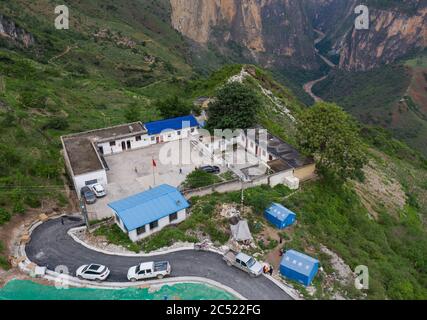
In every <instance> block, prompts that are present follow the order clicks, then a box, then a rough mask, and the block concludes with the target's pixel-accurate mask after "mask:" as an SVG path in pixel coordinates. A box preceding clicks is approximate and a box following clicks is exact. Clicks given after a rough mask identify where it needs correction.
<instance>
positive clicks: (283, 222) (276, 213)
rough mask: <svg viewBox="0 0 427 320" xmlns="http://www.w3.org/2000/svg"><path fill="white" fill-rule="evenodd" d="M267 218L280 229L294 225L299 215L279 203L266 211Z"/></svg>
mask: <svg viewBox="0 0 427 320" xmlns="http://www.w3.org/2000/svg"><path fill="white" fill-rule="evenodd" d="M264 213H265V218H266V219H267V220H268V221H269V222H271V223H272V224H273V225H275V226H276V227H277V228H279V229H284V228H286V227H288V226H290V225H292V224H294V222H295V220H296V218H297V215H296V214H295V213H294V212H292V211H291V210H289V209H287V208H285V207H284V206H282V205H281V204H279V203H273V204H271V205H270V206H269V207H268V208H267V209H266V210H265V212H264Z"/></svg>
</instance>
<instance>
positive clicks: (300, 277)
mask: <svg viewBox="0 0 427 320" xmlns="http://www.w3.org/2000/svg"><path fill="white" fill-rule="evenodd" d="M317 270H319V261H318V260H316V259H314V258H312V257H310V256H307V255H305V254H303V253H301V252H298V251H295V250H289V251H286V252H285V254H284V255H283V258H282V262H281V263H280V273H281V274H282V275H283V276H285V277H287V278H289V279H291V280H294V281H297V282H299V283H301V284H303V285H305V286H308V285H310V283H311V282H312V281H313V278H314V277H315V276H316V274H317Z"/></svg>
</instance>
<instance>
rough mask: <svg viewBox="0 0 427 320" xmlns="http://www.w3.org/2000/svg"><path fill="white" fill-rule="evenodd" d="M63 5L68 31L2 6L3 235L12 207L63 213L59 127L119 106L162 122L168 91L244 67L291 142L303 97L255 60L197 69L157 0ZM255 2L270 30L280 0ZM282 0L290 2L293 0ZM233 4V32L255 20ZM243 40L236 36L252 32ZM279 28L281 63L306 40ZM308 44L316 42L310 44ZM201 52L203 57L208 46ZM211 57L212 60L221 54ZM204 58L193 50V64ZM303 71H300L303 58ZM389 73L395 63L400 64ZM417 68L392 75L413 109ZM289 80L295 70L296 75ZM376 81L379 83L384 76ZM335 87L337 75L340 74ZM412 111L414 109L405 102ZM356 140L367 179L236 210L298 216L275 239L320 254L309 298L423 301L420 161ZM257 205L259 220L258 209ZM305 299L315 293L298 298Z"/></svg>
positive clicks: (42, 9) (232, 197)
mask: <svg viewBox="0 0 427 320" xmlns="http://www.w3.org/2000/svg"><path fill="white" fill-rule="evenodd" d="M66 3H67V4H68V5H69V7H70V14H71V23H70V30H68V31H64V30H56V29H55V28H54V25H53V21H54V17H55V15H54V14H53V4H52V2H51V1H48V0H40V1H37V2H32V1H31V2H30V1H24V0H17V1H13V2H10V1H7V2H6V1H0V12H1V17H0V25H1V29H0V30H1V33H0V41H1V46H0V225H3V226H0V231H1V232H2V233H1V234H2V237H3V238H2V239H1V240H4V239H5V238H7V235H6V236H5V233H4V230H5V229H2V228H3V227H6V226H7V222H8V220H9V219H11V216H12V217H13V216H15V218H18V217H20V216H19V214H26V213H28V212H30V211H31V208H34V210H32V211H33V212H49V211H52V210H60V209H61V208H65V207H66V206H67V205H68V206H69V207H68V208H67V210H72V205H73V204H75V202H73V198H72V196H70V194H69V193H68V192H67V191H69V186H70V183H69V182H68V181H67V178H66V176H65V174H64V164H63V160H62V156H61V153H60V151H61V144H60V140H59V136H60V135H63V134H67V133H72V132H79V131H83V130H88V129H94V128H100V127H104V126H109V125H114V124H119V123H124V122H127V121H128V116H129V113H131V116H132V117H134V116H136V117H137V118H138V119H140V120H141V121H148V120H153V119H159V118H160V117H161V116H160V113H159V110H158V109H157V107H156V105H157V104H156V102H157V100H158V99H163V98H164V97H165V96H174V95H176V96H179V97H180V98H182V99H183V100H185V101H187V102H192V101H193V100H194V99H195V98H197V97H200V96H209V97H213V96H214V95H215V91H216V89H217V88H218V87H220V86H222V85H224V84H225V83H226V82H227V81H228V79H230V77H233V76H236V75H239V74H241V72H242V68H243V67H244V71H245V73H246V75H245V76H244V77H243V78H244V79H243V81H244V82H245V84H247V85H248V86H251V87H252V88H253V89H254V90H255V91H256V93H257V94H258V95H259V96H260V99H261V101H262V105H260V108H259V112H258V115H257V117H258V119H257V120H258V122H259V123H260V124H262V125H264V126H265V127H267V128H268V129H269V130H270V131H271V132H273V133H274V134H276V135H278V136H281V137H282V138H283V139H286V140H287V141H289V142H291V143H292V144H294V143H295V139H294V137H295V125H294V123H295V121H298V117H299V115H300V112H302V111H303V110H304V105H303V104H302V103H301V102H300V101H299V100H298V99H296V98H295V96H294V94H293V93H292V92H291V91H290V90H289V89H288V88H285V87H283V86H282V85H281V84H280V83H278V82H277V81H274V80H273V77H272V73H271V72H269V71H264V70H262V69H261V68H259V67H256V66H253V65H226V66H225V67H223V68H221V69H218V70H216V71H215V72H213V73H211V74H210V75H209V76H207V77H205V76H202V75H200V74H199V73H197V72H196V71H195V69H194V68H193V65H192V64H191V63H193V62H194V60H193V59H194V58H195V57H194V56H192V54H191V51H190V50H192V48H189V47H188V45H187V43H186V41H185V39H184V38H183V37H181V35H179V34H178V33H177V32H176V31H175V30H174V29H173V28H172V27H171V21H170V20H169V17H170V16H171V15H172V16H173V12H172V11H171V7H170V3H169V1H168V0H160V1H151V2H147V1H142V0H140V1H138V0H123V1H120V2H117V1H101V0H90V1H66ZM176 3H178V2H177V1H176ZM189 3H191V1H189ZM216 3H220V2H216ZM221 3H223V4H224V3H227V1H222V2H221ZM253 3H254V4H256V3H264V4H265V7H264V10H263V14H265V15H266V17H267V16H273V17H274V18H275V19H273V20H272V21H273V22H272V24H271V25H269V26H268V25H267V26H264V27H265V28H267V29H263V30H264V31H263V32H266V33H268V34H273V31H275V29H274V28H275V27H277V25H281V24H282V23H284V21H286V20H287V19H285V18H283V19H285V20H282V18H280V17H283V12H282V11H281V9H280V7H277V6H276V5H277V3H278V2H277V1H273V0H271V1H267V0H265V1H260V2H253ZM286 3H287V4H289V5H291V4H293V5H297V2H294V1H287V2H286ZM193 4H194V5H195V4H196V3H193ZM205 5H207V3H206V4H205ZM241 8H243V9H245V8H246V9H245V10H246V11H245V10H243V9H242V10H243V11H239V10H237V11H236V12H238V13H236V16H233V15H231V17H233V18H232V19H231V20H230V21H233V23H236V25H235V27H236V26H238V25H239V24H241V23H243V21H248V20H247V19H249V16H253V17H256V16H257V15H256V14H255V13H256V10H255V8H252V9H253V10H255V11H253V12H254V13H253V15H252V14H250V15H249V16H247V15H243V12H244V13H248V10H249V9H251V7H250V6H249V7H246V6H243V5H242V6H241ZM252 9H251V10H252ZM198 10H199V9H198ZM230 10H231V9H230ZM233 10H234V9H233ZM233 10H231V11H224V12H225V13H226V12H234V11H233ZM224 12H223V13H221V14H220V15H216V17H219V16H220V17H221V18H220V20H221V21H222V19H225V18H224V17H227V15H225V13H224ZM299 14H301V15H303V11H301V12H300V13H298V12H296V13H295V14H294V15H295V16H298V15H299ZM261 16H262V14H261ZM284 16H285V17H287V15H286V14H285V15H284ZM243 17H245V18H244V19H243ZM289 19H290V17H289ZM220 20H218V21H220ZM249 21H251V19H249ZM253 21H258V20H257V19H255V20H253ZM248 23H249V25H251V24H252V22H248ZM254 23H255V22H254ZM285 24H286V23H285ZM286 27H288V28H290V29H291V30H292V31H291V33H292V34H293V33H295V32H299V31H300V29H298V28H300V27H301V26H290V25H289V26H286ZM236 28H237V27H236ZM213 29H215V28H213ZM231 29H233V28H231ZM301 30H302V29H301ZM213 32H214V33H215V30H214V31H213ZM233 32H237V31H230V37H231V38H230V39H234V40H233V41H238V39H240V38H234V37H237V35H236V33H233ZM301 32H303V31H301ZM221 34H222V33H221ZM297 35H298V34H297ZM246 36H247V35H244V37H246ZM244 37H243V38H242V39H249V38H244ZM280 37H286V39H285V38H284V41H283V42H282V44H283V47H281V49H283V50H282V51H280V55H278V56H277V57H275V58H277V59H279V60H280V59H282V54H284V55H285V56H286V54H287V52H288V51H287V48H288V47H287V46H288V44H289V43H297V45H296V47H295V48H296V49H295V50H296V51H295V52H293V53H292V55H291V56H289V60H291V61H292V60H293V57H297V55H298V54H301V55H302V56H303V57H308V56H307V55H305V53H304V52H305V44H299V41H300V40H298V39H297V37H288V35H280V36H279V39H281V38H280ZM310 37H311V36H308V38H310ZM269 39H270V40H268V41H263V42H262V45H263V46H265V50H266V51H267V52H270V51H271V50H272V45H273V42H274V41H275V40H274V39H275V38H274V37H272V38H269ZM245 41H246V40H245ZM287 41H290V42H287ZM310 43H311V46H314V44H313V41H311V42H310ZM258 44H259V43H255V44H253V45H254V46H255V47H254V50H253V52H255V53H254V54H255V55H258V54H259V59H260V61H262V60H263V59H267V57H266V56H264V54H263V53H262V51H261V53H258V51H257V50H256V46H257V45H258ZM259 48H261V47H259ZM312 49H313V48H312ZM291 51H292V50H291ZM206 52H208V53H207V54H212V53H210V52H209V46H208V48H207V51H205V53H206ZM251 54H252V53H251ZM214 56H215V57H216V58H218V59H219V60H218V61H220V62H221V63H225V62H226V60H224V61H221V59H220V58H219V57H218V56H217V55H216V54H214ZM304 59H305V58H304ZM202 61H203V57H202V56H200V57H199V59H198V63H201V62H202ZM265 61H267V62H268V61H269V60H268V59H267V60H265ZM292 63H293V62H292ZM422 63H423V62H421V63H420V64H419V62H418V60H413V61H408V63H407V64H408V65H409V66H411V68H412V67H413V65H417V66H419V67H420V68H421V67H422V66H421V64H422ZM306 67H307V68H308V67H311V66H310V63H307V65H306ZM390 68H392V67H390ZM398 69H399V70H397V71H398V72H403V71H405V72H406V70H407V69H405V68H403V67H398ZM417 70H418V69H417ZM419 70H421V69H419ZM395 71H396V70H394V71H393V72H395ZM420 72H421V71H419V72H417V73H414V74H413V75H414V79H415V77H416V79H417V80H415V81H414V82H412V83H411V82H410V81H411V77H410V76H411V75H412V74H409V75H407V74H406V73H404V72H403V73H396V74H402V75H404V78H405V81H406V82H407V87H408V86H409V88H410V89H409V91H408V94H410V95H411V96H412V97H413V102H414V103H415V104H416V105H417V106H418V107H419V109H420V110H424V109H423V107H424V102H423V101H425V97H424V96H423V94H420V93H421V92H422V90H423V89H425V86H424V85H423V83H424V82H420V78H421V77H424V78H425V76H424V74H423V73H420ZM384 74H385V75H388V74H387V73H384ZM393 74H395V73H393ZM293 76H294V77H295V78H297V77H301V78H303V77H304V75H300V74H297V72H296V73H295V75H293ZM386 78H390V82H391V85H392V87H391V88H393V90H392V91H388V89H387V90H384V91H375V92H373V93H370V92H368V93H369V95H368V96H370V97H371V98H373V97H375V95H380V94H381V95H383V96H385V97H387V95H388V94H393V97H392V98H393V99H391V100H393V101H394V98H395V96H400V95H401V94H403V95H404V94H405V90H406V89H405V88H404V87H401V86H400V84H399V83H398V81H396V78H394V77H392V76H390V77H388V76H387V77H386ZM331 79H332V78H331ZM363 79H366V78H363ZM373 79H375V81H376V82H380V80H379V79H383V78H381V77H380V76H378V78H376V77H373ZM399 80H402V78H399ZM421 80H422V78H421ZM362 82H363V81H362ZM380 83H381V82H380ZM341 84H342V85H343V86H345V84H346V83H345V82H344V81H341ZM420 84H421V85H420ZM336 85H337V87H338V84H336ZM369 85H372V83H369ZM407 87H406V88H407ZM355 88H356V89H357V90H358V92H362V93H360V95H359V96H360V97H362V96H363V95H364V93H366V91H364V90H366V87H365V88H362V87H360V91H359V88H358V87H357V86H355ZM379 89H380V88H379ZM344 90H345V87H344ZM400 90H402V91H400ZM396 92H397V93H396ZM356 96H357V95H356ZM340 97H341V98H342V97H343V95H342V96H340ZM334 98H335V96H334ZM343 101H344V102H345V101H346V100H343ZM405 101H406V103H407V104H408V103H409V102H408V101H409V100H405ZM374 102H375V101H374ZM378 104H379V105H380V103H378ZM408 106H409V104H408ZM411 109H413V110H416V108H415V107H414V106H413V105H411ZM414 112H415V111H414ZM363 137H364V141H365V143H366V146H367V154H368V157H369V159H370V163H369V165H368V166H367V167H366V168H365V173H366V174H365V180H363V179H361V181H349V182H348V183H346V184H345V185H343V186H337V185H336V184H334V183H332V182H330V181H326V180H323V179H319V180H317V181H313V182H311V183H308V184H305V185H304V186H303V188H302V189H301V190H300V191H298V192H296V193H293V194H292V196H290V197H287V196H289V194H290V191H289V190H287V189H286V188H284V187H283V186H279V187H277V188H276V189H274V190H273V189H269V188H263V187H259V188H255V189H253V190H248V194H247V195H246V197H245V199H246V200H245V201H246V205H248V206H251V207H253V208H255V209H256V208H258V209H259V208H260V207H261V208H263V207H265V203H266V202H267V203H268V202H269V201H273V200H274V201H279V202H282V203H284V204H285V205H287V206H289V207H290V208H292V209H293V210H295V211H296V212H298V215H299V217H298V219H299V221H298V224H297V226H296V227H295V229H294V230H293V231H292V232H290V233H289V234H286V238H285V244H284V245H285V246H286V247H292V248H296V249H301V250H304V251H306V252H307V253H310V254H312V255H315V256H318V257H319V259H320V260H321V263H322V266H323V267H324V272H323V273H321V274H319V276H318V277H317V278H316V282H315V287H316V288H317V291H316V293H315V295H314V297H315V298H336V297H340V296H342V295H343V296H345V297H350V298H364V297H365V295H367V297H368V298H381V299H384V298H395V299H410V298H413V299H425V298H426V297H427V292H426V288H427V282H426V281H427V280H426V279H427V275H426V270H427V268H426V265H427V256H426V254H427V249H426V248H427V243H426V241H427V240H426V239H427V235H426V222H427V212H426V208H427V185H426V181H427V163H426V160H425V159H424V158H422V157H421V156H420V155H419V154H418V153H416V152H414V151H413V150H412V149H410V148H409V147H407V146H406V145H405V144H403V143H401V142H399V141H396V140H394V139H393V138H392V137H391V136H390V135H388V134H387V132H384V131H382V130H379V129H377V128H371V127H363ZM285 196H286V197H287V198H285ZM236 199H237V200H236ZM209 201H210V202H208V204H209V205H210V206H211V208H212V207H213V205H212V203H214V201H219V203H224V202H239V201H240V193H238V192H237V193H231V194H225V195H216V194H215V195H212V196H210V198H209ZM214 204H215V203H214ZM255 209H254V210H255ZM64 210H65V209H64ZM207 212H209V211H207ZM257 214H258V215H259V218H260V219H262V211H261V212H260V211H257ZM321 244H322V245H324V246H327V248H329V249H330V250H333V251H334V252H335V253H336V254H337V255H339V256H340V257H341V258H342V259H343V261H344V262H345V263H346V264H347V265H349V266H350V267H351V268H352V269H354V268H355V267H356V266H357V265H368V266H369V268H370V273H371V276H372V282H371V288H370V289H369V290H368V291H366V292H363V293H361V292H358V291H356V290H354V287H352V285H351V283H341V282H340V281H337V280H336V272H337V270H336V269H334V264H333V260H332V259H331V258H330V257H329V256H327V255H325V254H324V252H323V251H322V246H321ZM2 246H3V245H2V244H1V243H0V266H1V267H2V268H3V267H4V266H5V265H7V262H6V259H5V258H3V255H6V253H7V252H6V253H4V251H5V250H4V249H3V248H2ZM6 251H7V250H6ZM301 290H303V291H304V289H303V288H301ZM307 297H309V298H311V297H312V296H310V295H309V294H307Z"/></svg>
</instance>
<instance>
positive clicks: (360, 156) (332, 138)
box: [297, 102, 366, 180]
mask: <svg viewBox="0 0 427 320" xmlns="http://www.w3.org/2000/svg"><path fill="white" fill-rule="evenodd" d="M297 139H298V143H299V145H300V148H301V150H302V151H303V152H305V153H307V154H310V155H313V156H314V158H315V160H316V163H317V167H318V170H319V172H320V173H321V174H323V175H328V176H331V177H334V178H338V179H340V180H345V179H348V178H355V177H360V176H361V173H362V168H363V166H364V164H365V163H366V157H365V153H364V147H363V143H362V140H361V138H360V136H359V128H358V126H357V124H356V122H355V121H354V120H353V118H352V117H351V116H350V115H349V114H347V113H346V112H345V111H344V110H343V109H341V108H340V107H339V106H337V105H336V104H332V103H324V102H321V103H317V104H316V105H314V107H312V108H310V109H306V110H305V111H304V112H303V114H302V115H301V117H300V119H299V122H298V133H297Z"/></svg>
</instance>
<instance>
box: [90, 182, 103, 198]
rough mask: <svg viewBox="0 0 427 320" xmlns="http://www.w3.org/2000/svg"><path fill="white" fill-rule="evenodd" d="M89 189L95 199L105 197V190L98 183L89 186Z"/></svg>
mask: <svg viewBox="0 0 427 320" xmlns="http://www.w3.org/2000/svg"><path fill="white" fill-rule="evenodd" d="M91 189H92V191H93V193H95V196H96V197H97V198H103V197H105V196H106V195H107V192H106V191H105V188H104V187H103V186H102V185H101V184H99V183H95V184H93V185H91Z"/></svg>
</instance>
